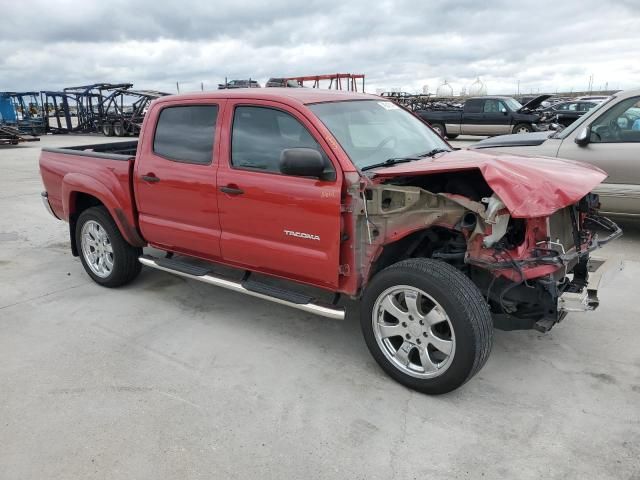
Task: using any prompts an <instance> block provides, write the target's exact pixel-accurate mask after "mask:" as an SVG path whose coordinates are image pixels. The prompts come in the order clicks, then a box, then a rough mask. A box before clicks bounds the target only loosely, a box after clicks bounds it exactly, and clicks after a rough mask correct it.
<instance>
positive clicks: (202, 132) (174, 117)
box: [153, 105, 218, 165]
mask: <svg viewBox="0 0 640 480" xmlns="http://www.w3.org/2000/svg"><path fill="white" fill-rule="evenodd" d="M217 119H218V106H217V105H181V106H174V107H165V108H163V109H162V110H161V111H160V115H159V116H158V122H157V124H156V131H155V135H154V138H153V152H154V153H155V154H156V155H159V156H161V157H163V158H166V159H167V160H172V161H174V162H182V163H193V164H197V165H210V164H211V162H212V161H213V142H214V138H215V129H216V121H217Z"/></svg>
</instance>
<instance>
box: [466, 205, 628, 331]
mask: <svg viewBox="0 0 640 480" xmlns="http://www.w3.org/2000/svg"><path fill="white" fill-rule="evenodd" d="M597 206H598V201H597V196H595V195H591V194H590V195H587V196H586V197H584V198H583V199H582V200H581V201H580V202H579V203H578V204H575V205H571V206H569V207H565V208H563V209H561V210H558V211H557V212H555V213H554V214H553V215H552V216H550V217H548V218H546V219H542V218H534V219H526V220H522V221H519V222H517V223H516V222H514V221H513V219H510V228H507V229H505V234H504V235H502V237H500V239H499V240H497V241H495V242H493V243H492V245H493V246H492V247H491V248H485V247H484V245H485V244H486V236H485V238H484V240H483V241H482V243H480V242H479V241H476V242H475V244H474V248H473V249H470V251H469V253H468V255H467V257H466V258H465V262H466V263H467V264H468V265H470V276H471V278H472V279H473V280H474V282H475V283H476V285H477V286H478V287H479V288H480V290H481V291H482V292H483V294H484V295H485V297H486V299H487V302H488V303H489V305H490V306H491V309H492V311H493V313H494V315H495V319H496V326H497V327H498V328H503V329H507V330H513V329H526V328H536V329H538V330H541V331H547V330H549V329H550V328H551V327H552V326H553V325H554V324H555V323H557V322H559V321H560V320H562V318H564V316H565V315H566V314H567V312H570V311H586V310H593V309H595V308H596V307H597V306H598V303H599V302H598V298H597V284H598V282H599V276H600V273H597V271H598V270H600V271H601V267H602V265H603V263H604V262H602V261H597V260H593V259H591V258H590V253H591V252H592V251H593V250H595V249H597V248H599V247H600V246H602V245H603V244H605V243H607V242H609V241H611V240H613V239H614V238H617V237H619V236H620V235H621V234H622V230H621V229H620V228H619V227H618V226H617V225H616V224H615V223H614V222H612V221H611V220H610V219H608V218H605V217H601V216H599V215H597V213H596V212H597ZM507 231H508V233H507ZM491 233H493V232H491ZM590 276H591V277H592V278H591V279H590Z"/></svg>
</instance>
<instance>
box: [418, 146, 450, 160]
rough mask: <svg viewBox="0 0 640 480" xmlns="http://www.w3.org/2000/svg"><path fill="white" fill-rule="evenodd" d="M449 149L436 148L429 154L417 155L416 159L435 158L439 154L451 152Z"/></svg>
mask: <svg viewBox="0 0 640 480" xmlns="http://www.w3.org/2000/svg"><path fill="white" fill-rule="evenodd" d="M450 151H451V150H449V149H448V148H434V149H433V150H429V151H428V152H424V153H420V154H418V155H416V157H420V158H425V157H433V156H434V155H436V154H438V153H445V152H450Z"/></svg>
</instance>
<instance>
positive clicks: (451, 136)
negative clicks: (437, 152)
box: [447, 133, 458, 140]
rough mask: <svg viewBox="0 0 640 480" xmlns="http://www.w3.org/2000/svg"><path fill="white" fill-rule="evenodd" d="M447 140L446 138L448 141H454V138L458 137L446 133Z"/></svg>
mask: <svg viewBox="0 0 640 480" xmlns="http://www.w3.org/2000/svg"><path fill="white" fill-rule="evenodd" d="M447 138H448V139H449V140H455V139H456V138H458V135H453V134H451V133H447Z"/></svg>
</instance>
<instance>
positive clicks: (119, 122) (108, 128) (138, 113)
mask: <svg viewBox="0 0 640 480" xmlns="http://www.w3.org/2000/svg"><path fill="white" fill-rule="evenodd" d="M166 95H170V94H169V93H166V92H159V91H156V90H129V89H128V88H117V89H115V90H113V91H112V92H110V93H109V94H108V95H107V96H106V97H105V99H104V102H103V115H102V119H101V122H100V123H101V128H102V133H103V134H104V135H105V136H107V137H111V136H114V135H115V136H118V137H123V136H126V135H134V136H135V135H138V134H139V133H140V128H141V127H142V122H143V120H144V116H145V114H146V113H147V110H148V109H149V105H150V104H151V102H152V101H154V100H155V99H156V98H160V97H164V96H166ZM125 97H135V98H136V100H135V101H134V102H133V103H132V104H131V105H130V106H131V109H130V110H129V109H128V108H127V107H129V105H126V104H125V103H124V100H125Z"/></svg>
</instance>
